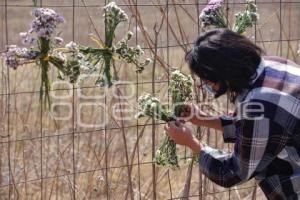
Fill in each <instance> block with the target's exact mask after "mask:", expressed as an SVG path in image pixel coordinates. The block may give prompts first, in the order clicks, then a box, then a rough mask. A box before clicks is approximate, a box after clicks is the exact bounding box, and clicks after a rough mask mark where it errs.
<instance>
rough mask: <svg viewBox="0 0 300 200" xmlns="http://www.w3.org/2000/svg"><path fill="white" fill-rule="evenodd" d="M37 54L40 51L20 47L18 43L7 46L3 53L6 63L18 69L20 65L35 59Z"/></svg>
mask: <svg viewBox="0 0 300 200" xmlns="http://www.w3.org/2000/svg"><path fill="white" fill-rule="evenodd" d="M37 56H38V52H36V51H31V50H28V49H27V48H20V47H18V46H17V45H9V46H7V47H6V51H5V52H4V53H3V57H4V59H5V63H6V65H7V66H8V67H10V68H13V69H17V67H18V66H20V65H23V64H25V63H26V62H28V61H29V60H32V59H35V58H36V57H37Z"/></svg>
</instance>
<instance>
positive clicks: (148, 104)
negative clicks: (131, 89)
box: [137, 94, 173, 122]
mask: <svg viewBox="0 0 300 200" xmlns="http://www.w3.org/2000/svg"><path fill="white" fill-rule="evenodd" d="M138 105H139V109H140V112H139V113H138V115H137V117H138V118H140V117H153V118H154V119H158V120H162V121H165V122H168V121H171V120H173V118H172V117H171V115H170V113H169V112H168V111H167V110H166V108H165V107H164V106H163V105H162V103H161V102H160V100H159V99H158V98H156V97H154V96H152V95H151V94H145V95H144V96H140V97H139V99H138Z"/></svg>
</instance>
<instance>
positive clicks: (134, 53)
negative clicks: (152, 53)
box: [114, 31, 152, 72]
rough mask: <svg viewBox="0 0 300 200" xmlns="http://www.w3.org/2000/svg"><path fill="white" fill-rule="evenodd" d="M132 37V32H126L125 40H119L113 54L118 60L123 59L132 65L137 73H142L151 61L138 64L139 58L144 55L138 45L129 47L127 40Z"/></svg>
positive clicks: (147, 60) (148, 59)
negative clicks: (115, 54) (116, 55)
mask: <svg viewBox="0 0 300 200" xmlns="http://www.w3.org/2000/svg"><path fill="white" fill-rule="evenodd" d="M132 36H133V33H132V32H130V31H129V32H128V33H127V35H126V37H125V39H122V40H120V41H119V42H118V43H117V44H116V45H115V46H114V52H115V53H117V54H118V56H119V58H122V59H124V60H125V61H126V62H127V63H134V64H135V65H136V67H137V71H138V72H142V71H143V70H144V68H145V66H147V65H149V64H150V63H151V61H152V60H151V59H150V58H147V59H146V60H145V61H144V62H140V57H141V56H143V55H144V51H143V49H142V48H141V46H140V45H137V46H136V47H130V46H129V45H128V40H130V39H131V37H132Z"/></svg>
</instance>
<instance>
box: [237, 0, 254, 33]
mask: <svg viewBox="0 0 300 200" xmlns="http://www.w3.org/2000/svg"><path fill="white" fill-rule="evenodd" d="M235 18H236V22H235V25H234V28H233V30H234V31H235V32H237V33H239V34H242V33H244V32H245V31H246V29H247V28H249V27H252V26H253V25H254V24H255V22H256V21H257V20H258V18H259V15H258V13H257V6H256V5H255V1H254V0H247V1H246V7H245V10H244V11H243V12H239V13H237V14H236V15H235Z"/></svg>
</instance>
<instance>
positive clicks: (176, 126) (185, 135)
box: [165, 121, 201, 154]
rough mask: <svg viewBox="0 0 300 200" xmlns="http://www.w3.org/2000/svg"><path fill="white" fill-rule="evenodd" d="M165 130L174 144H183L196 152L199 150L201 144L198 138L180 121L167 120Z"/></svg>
mask: <svg viewBox="0 0 300 200" xmlns="http://www.w3.org/2000/svg"><path fill="white" fill-rule="evenodd" d="M165 131H166V133H167V134H168V135H169V137H170V138H171V139H172V140H174V142H175V143H176V144H180V145H184V146H187V147H189V148H190V149H192V150H193V152H194V153H195V154H198V153H199V152H200V150H201V144H200V142H199V141H198V139H197V138H196V137H195V136H194V135H193V134H192V132H191V130H190V129H189V128H188V127H186V126H185V125H183V124H182V123H180V122H179V121H176V122H169V123H167V124H166V125H165Z"/></svg>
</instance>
